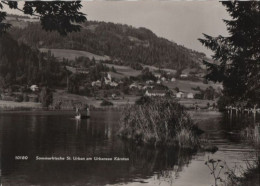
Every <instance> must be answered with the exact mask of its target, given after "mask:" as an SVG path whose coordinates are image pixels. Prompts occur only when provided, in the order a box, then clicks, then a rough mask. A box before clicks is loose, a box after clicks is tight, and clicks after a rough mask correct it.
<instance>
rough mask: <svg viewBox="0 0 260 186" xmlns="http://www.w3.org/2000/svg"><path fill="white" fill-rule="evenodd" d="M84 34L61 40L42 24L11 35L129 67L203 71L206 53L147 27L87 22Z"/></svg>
mask: <svg viewBox="0 0 260 186" xmlns="http://www.w3.org/2000/svg"><path fill="white" fill-rule="evenodd" d="M82 26H83V29H82V30H81V32H77V33H71V34H69V35H68V36H67V37H62V36H60V35H59V34H58V33H55V32H51V33H50V32H45V31H43V30H42V29H41V26H40V24H39V23H29V24H28V26H27V27H25V28H21V27H20V28H18V27H14V28H13V29H12V30H11V31H10V33H11V34H12V36H13V37H14V38H15V39H17V40H18V41H23V42H24V43H26V44H28V45H29V46H33V47H37V48H52V49H74V50H83V51H87V52H91V53H94V54H97V55H107V56H110V58H111V60H112V61H114V62H121V63H123V64H126V65H129V64H130V63H133V62H137V63H142V64H146V65H154V66H157V67H163V68H172V69H186V68H197V69H200V65H201V64H202V63H201V62H202V60H203V58H204V57H205V54H203V53H199V52H196V51H193V50H190V49H187V48H185V47H183V46H180V45H177V44H176V43H174V42H171V41H169V40H167V39H164V38H160V37H158V36H156V35H155V34H154V33H153V32H152V31H150V30H148V29H146V28H134V27H131V26H128V25H122V24H114V23H105V22H95V21H88V22H86V23H85V24H84V25H82Z"/></svg>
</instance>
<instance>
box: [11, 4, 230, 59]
mask: <svg viewBox="0 0 260 186" xmlns="http://www.w3.org/2000/svg"><path fill="white" fill-rule="evenodd" d="M81 11H82V12H84V13H86V14H87V19H88V20H98V21H106V22H108V21H109V22H114V23H123V24H128V25H132V26H134V27H146V28H148V29H150V30H152V31H153V32H154V33H155V34H157V35H158V36H160V37H164V38H167V39H169V40H171V41H174V42H176V43H177V44H180V45H184V46H186V47H188V48H191V49H194V50H197V51H201V52H204V53H206V54H207V55H208V56H210V55H211V54H212V53H211V51H209V50H207V49H206V48H205V47H203V46H202V45H201V44H200V42H199V41H198V38H200V37H202V33H206V34H208V35H212V36H218V35H227V31H226V26H225V24H224V23H223V21H222V19H230V18H229V15H228V14H227V12H226V10H225V8H224V7H223V6H222V5H221V3H219V2H216V1H159V0H158V1H156V0H153V1H151V0H149V1H148V0H143V1H87V2H83V8H82V10H81ZM8 12H9V11H8Z"/></svg>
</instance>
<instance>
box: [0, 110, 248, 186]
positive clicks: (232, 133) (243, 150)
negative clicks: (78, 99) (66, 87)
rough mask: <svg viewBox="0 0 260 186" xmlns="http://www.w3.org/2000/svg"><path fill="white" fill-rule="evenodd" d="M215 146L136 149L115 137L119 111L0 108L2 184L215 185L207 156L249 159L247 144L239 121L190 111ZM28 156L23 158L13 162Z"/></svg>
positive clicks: (232, 161) (234, 160)
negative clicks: (82, 116)
mask: <svg viewBox="0 0 260 186" xmlns="http://www.w3.org/2000/svg"><path fill="white" fill-rule="evenodd" d="M191 115H192V118H193V119H194V120H195V122H196V123H198V125H199V127H200V128H201V129H202V130H204V131H206V132H205V133H204V134H203V136H202V137H203V138H207V139H208V140H209V141H210V142H211V143H212V144H214V145H217V146H218V148H219V150H218V151H217V152H216V153H214V154H212V153H208V152H195V151H190V150H183V149H178V148H171V149H161V150H159V149H153V148H148V147H140V146H136V145H134V144H131V143H129V142H125V141H122V140H121V139H120V138H118V137H117V135H116V133H117V132H118V130H119V124H118V122H119V118H120V112H117V111H93V112H91V118H90V119H88V120H81V121H77V120H75V119H73V113H72V112H32V111H28V112H7V111H6V112H0V136H1V141H0V142H1V143H0V145H1V174H2V178H1V181H2V184H3V186H6V185H26V186H27V185H43V186H45V185H46V186H47V185H48V186H49V185H51V186H52V185H58V186H60V185H64V186H67V185H74V186H84V185H133V186H139V185H149V186H153V185H161V186H164V185H176V186H190V185H193V186H204V185H205V186H209V185H212V184H213V183H214V180H213V177H212V176H211V175H210V172H209V169H208V168H207V166H206V165H205V164H204V163H205V161H206V160H207V159H208V157H209V158H214V159H221V160H225V161H226V162H227V164H228V166H229V167H234V166H236V165H239V166H240V165H241V166H243V167H244V166H245V162H244V160H245V159H251V158H253V157H252V153H251V152H252V151H253V148H252V146H251V145H250V142H248V141H246V140H241V139H240V137H239V135H238V131H239V129H240V127H241V126H240V125H241V123H240V122H237V121H236V122H230V121H228V120H223V116H222V114H220V113H217V112H191ZM16 156H27V157H28V160H15V157H16ZM37 156H38V157H51V156H53V157H65V159H66V157H68V156H69V157H70V158H73V157H81V158H82V157H84V158H94V157H101V158H114V157H120V158H126V159H129V160H128V161H115V160H113V161H94V160H92V161H91V160H88V161H79V160H64V161H63V160H59V161H58V160H57V161H51V160H49V161H48V160H36V157H37Z"/></svg>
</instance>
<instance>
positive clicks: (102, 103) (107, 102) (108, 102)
mask: <svg viewBox="0 0 260 186" xmlns="http://www.w3.org/2000/svg"><path fill="white" fill-rule="evenodd" d="M100 105H101V106H112V105H114V104H113V103H112V102H110V101H107V100H103V101H102V102H101V103H100Z"/></svg>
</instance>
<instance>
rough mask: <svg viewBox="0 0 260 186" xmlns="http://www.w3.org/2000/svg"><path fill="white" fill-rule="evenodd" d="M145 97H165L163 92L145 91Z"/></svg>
mask: <svg viewBox="0 0 260 186" xmlns="http://www.w3.org/2000/svg"><path fill="white" fill-rule="evenodd" d="M145 95H146V96H149V97H151V96H165V90H146V92H145Z"/></svg>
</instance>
